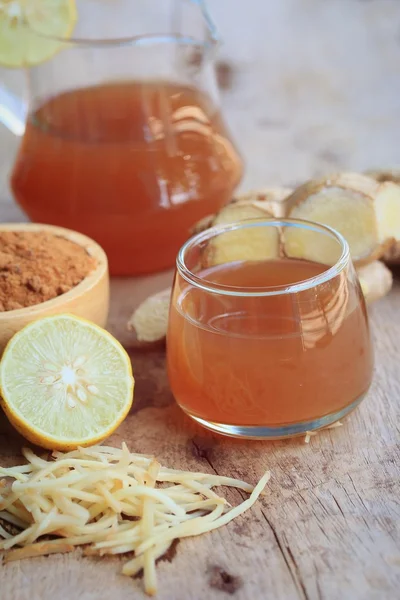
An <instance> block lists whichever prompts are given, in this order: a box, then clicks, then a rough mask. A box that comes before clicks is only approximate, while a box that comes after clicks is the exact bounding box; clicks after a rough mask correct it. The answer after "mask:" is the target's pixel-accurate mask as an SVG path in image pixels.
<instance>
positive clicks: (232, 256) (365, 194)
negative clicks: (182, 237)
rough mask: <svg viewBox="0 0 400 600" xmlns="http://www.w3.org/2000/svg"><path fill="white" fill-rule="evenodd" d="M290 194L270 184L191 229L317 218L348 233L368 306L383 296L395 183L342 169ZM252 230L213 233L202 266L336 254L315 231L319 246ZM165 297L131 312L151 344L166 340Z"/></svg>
mask: <svg viewBox="0 0 400 600" xmlns="http://www.w3.org/2000/svg"><path fill="white" fill-rule="evenodd" d="M397 188H398V189H397ZM290 191H291V190H289V189H288V188H267V189H266V190H264V191H260V192H249V193H248V194H244V195H241V196H238V197H236V198H234V199H233V200H232V202H231V203H229V204H228V205H227V206H225V207H224V208H223V209H222V210H221V211H220V212H219V213H218V214H216V215H210V216H208V217H206V218H205V219H202V221H200V222H199V223H197V225H196V226H195V227H194V229H193V233H197V232H200V231H204V230H206V229H208V228H209V227H212V226H213V225H218V224H229V223H235V222H236V223H237V222H240V221H243V220H247V219H257V218H266V219H267V218H281V217H284V216H287V217H294V218H302V219H310V220H315V221H319V222H321V223H324V224H326V225H331V226H332V227H334V228H335V229H338V230H339V231H341V233H342V234H343V235H344V236H345V237H346V238H347V240H348V242H349V245H350V250H351V254H352V258H353V260H354V262H355V265H356V270H357V273H358V276H359V279H360V283H361V287H362V290H363V293H364V296H365V299H366V301H367V303H371V302H375V301H376V300H378V299H379V298H382V297H383V296H385V295H386V294H387V293H388V292H389V290H390V289H391V287H392V282H393V277H392V273H391V272H390V270H389V269H388V268H387V267H386V266H385V265H384V264H383V263H382V262H379V261H378V260H376V258H378V257H381V256H385V257H386V256H388V253H389V252H392V256H397V259H395V260H396V261H397V260H398V262H400V244H399V247H398V248H397V247H396V246H393V238H396V239H397V240H400V213H399V212H398V211H400V208H399V206H400V185H398V184H396V183H395V182H394V181H387V180H386V179H385V180H379V181H375V180H374V179H372V178H370V177H367V176H364V175H358V174H353V173H345V174H339V175H335V176H332V177H330V178H325V179H322V180H319V181H311V182H308V183H306V184H304V185H303V186H300V188H298V189H297V190H295V191H294V192H293V193H292V194H290ZM249 231H250V235H249ZM255 231H257V228H254V229H246V230H241V231H238V230H232V231H231V232H228V233H225V234H223V235H222V236H221V237H220V239H219V241H218V237H217V238H213V239H212V240H211V241H210V243H209V244H208V246H207V248H206V249H205V251H204V255H203V265H204V266H211V265H215V264H220V263H221V262H226V261H233V260H251V259H254V258H255V259H258V260H260V259H263V258H264V259H268V258H276V257H277V256H281V255H283V254H286V255H287V256H296V257H301V258H309V259H310V260H318V261H320V262H325V263H326V264H329V263H332V262H336V260H337V258H338V257H337V247H336V248H335V249H334V250H333V247H332V245H331V246H330V247H329V243H331V244H332V240H331V239H330V238H329V237H328V236H327V241H326V245H325V246H324V247H321V238H322V236H321V235H318V243H317V238H315V240H314V242H315V244H313V243H310V240H308V241H307V244H304V239H303V240H301V239H299V238H298V236H297V235H296V233H295V234H293V233H291V231H292V228H290V229H289V228H286V230H285V231H284V233H283V236H282V240H280V235H279V232H278V229H277V228H273V227H271V231H270V232H266V230H265V229H260V230H259V231H258V232H257V235H255V234H254V232H255ZM293 231H295V232H299V231H300V232H301V231H302V230H298V229H293ZM229 236H230V237H229ZM282 242H283V244H282ZM282 246H283V248H282ZM336 246H337V245H336ZM396 248H397V249H396ZM283 251H284V252H283ZM333 252H334V254H333ZM396 252H398V254H397V255H396ZM170 295H171V290H170V289H166V290H163V291H161V292H159V293H157V294H154V295H153V296H150V297H149V298H147V300H145V301H144V302H143V303H142V304H141V305H140V306H139V307H138V308H137V309H136V310H135V312H134V313H133V315H132V316H131V318H130V320H129V323H128V327H129V328H130V329H131V330H133V331H135V332H136V336H137V339H138V341H140V342H148V343H152V342H157V341H159V340H162V339H164V338H165V336H166V333H167V325H168V313H169V304H170Z"/></svg>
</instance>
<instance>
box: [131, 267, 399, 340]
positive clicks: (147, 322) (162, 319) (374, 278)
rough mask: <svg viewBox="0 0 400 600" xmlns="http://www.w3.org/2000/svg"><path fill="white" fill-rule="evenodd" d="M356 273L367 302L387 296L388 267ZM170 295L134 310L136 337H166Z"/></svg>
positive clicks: (160, 295)
mask: <svg viewBox="0 0 400 600" xmlns="http://www.w3.org/2000/svg"><path fill="white" fill-rule="evenodd" d="M357 274H358V277H359V280H360V284H361V289H362V291H363V293H364V297H365V300H366V302H367V303H368V304H371V302H375V301H376V300H379V299H380V298H383V296H386V294H387V293H388V292H389V291H390V289H391V287H392V283H393V276H392V273H391V271H390V270H389V269H388V268H387V267H386V266H385V265H384V264H383V263H381V262H380V261H378V260H375V261H374V262H372V263H369V264H368V265H365V266H362V267H359V268H358V269H357ZM170 297H171V289H170V288H168V289H166V290H163V291H162V292H158V293H157V294H154V295H153V296H150V297H149V298H147V299H146V300H145V301H144V302H143V303H142V304H141V305H140V306H139V307H138V308H137V309H136V310H135V312H134V313H133V315H132V316H131V318H130V320H129V323H128V326H129V328H130V329H132V330H134V331H136V336H137V339H138V341H141V342H156V341H159V340H162V339H164V338H165V336H166V335H167V328H168V314H169V305H170Z"/></svg>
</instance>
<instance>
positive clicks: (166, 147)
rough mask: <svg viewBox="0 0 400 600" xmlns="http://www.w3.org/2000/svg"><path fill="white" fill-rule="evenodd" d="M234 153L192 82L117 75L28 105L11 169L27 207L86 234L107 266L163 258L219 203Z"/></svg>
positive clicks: (162, 263) (160, 263) (133, 269)
mask: <svg viewBox="0 0 400 600" xmlns="http://www.w3.org/2000/svg"><path fill="white" fill-rule="evenodd" d="M241 174H242V163H241V160H240V158H239V156H238V154H237V152H236V149H235V147H234V146H233V144H232V142H231V140H230V137H229V133H228V131H227V129H226V127H225V125H224V123H223V121H222V118H221V115H220V113H219V112H218V111H217V110H216V108H215V106H214V105H213V104H212V102H211V100H210V99H209V98H208V96H207V95H205V94H203V93H202V92H201V91H199V90H197V89H195V88H191V87H184V86H181V85H178V84H173V83H168V82H163V81H150V82H122V83H114V84H104V85H99V86H93V87H88V88H83V89H76V90H73V91H69V92H64V93H61V94H60V95H58V96H55V97H53V98H51V99H49V100H47V101H46V102H44V103H43V104H41V105H40V106H38V107H37V109H36V110H34V111H33V112H32V113H31V114H30V117H29V119H28V123H27V128H26V132H25V135H24V137H23V140H22V144H21V147H20V150H19V154H18V157H17V161H16V164H15V167H14V170H13V173H12V177H11V186H12V190H13V192H14V195H15V197H16V199H17V201H18V203H19V204H20V205H21V207H22V208H23V209H24V210H25V212H26V213H27V214H28V216H29V217H30V218H31V219H32V220H34V221H39V222H45V223H50V224H54V225H61V226H64V227H68V228H71V229H75V230H78V231H81V232H83V233H85V234H87V235H89V236H90V237H93V238H94V239H95V240H96V241H97V242H99V243H100V244H101V245H102V246H103V248H104V249H105V250H106V252H107V254H108V257H109V262H110V268H111V272H112V273H113V274H118V275H135V274H139V273H146V272H152V271H159V270H162V269H165V268H168V267H171V266H173V264H174V261H175V256H176V253H177V251H178V249H179V247H180V246H181V245H182V243H183V242H184V241H185V240H186V239H187V237H188V236H189V233H190V228H191V226H192V225H193V224H194V223H195V222H196V221H198V220H199V219H201V218H202V217H204V216H205V215H208V214H212V213H214V212H215V211H216V210H218V208H219V207H221V206H222V205H223V204H225V203H226V202H227V201H228V200H229V199H230V198H231V197H232V191H233V189H234V188H235V186H236V185H237V184H238V182H239V180H240V177H241Z"/></svg>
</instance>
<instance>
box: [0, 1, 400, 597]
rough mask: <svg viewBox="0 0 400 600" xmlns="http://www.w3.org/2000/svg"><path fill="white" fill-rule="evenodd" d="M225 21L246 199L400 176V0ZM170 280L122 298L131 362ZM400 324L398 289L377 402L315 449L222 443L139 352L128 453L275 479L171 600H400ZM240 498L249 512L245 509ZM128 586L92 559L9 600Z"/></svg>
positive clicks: (220, 14) (182, 558)
mask: <svg viewBox="0 0 400 600" xmlns="http://www.w3.org/2000/svg"><path fill="white" fill-rule="evenodd" d="M103 1H105V0H103ZM209 4H210V6H211V8H212V12H213V14H214V17H215V19H216V21H217V23H218V24H219V26H220V30H221V34H222V36H223V38H224V40H225V44H224V46H223V47H222V48H221V51H220V55H219V58H220V61H221V62H222V63H223V65H222V67H221V68H220V71H221V78H222V80H223V83H224V87H225V89H224V91H223V94H222V103H223V106H224V109H225V114H226V117H227V119H228V120H229V122H230V124H231V126H232V129H233V131H234V134H235V137H236V139H237V141H238V143H239V145H240V147H241V149H242V152H243V154H244V156H245V158H246V161H247V173H246V177H245V179H244V181H243V184H242V187H243V188H249V187H259V186H264V185H268V184H279V183H284V184H292V183H295V182H298V181H300V180H303V179H304V178H307V177H310V176H313V175H315V174H318V173H326V172H329V171H332V170H336V169H342V168H345V169H359V170H362V169H365V168H368V167H374V166H390V165H392V166H395V165H396V164H399V162H400V150H399V139H400V2H398V0H369V1H368V0H331V1H330V2H327V1H326V0H281V1H280V2H277V1H276V2H273V1H272V0H271V1H269V2H266V1H265V2H263V1H261V0H259V1H257V0H246V1H245V2H244V1H240V0H212V1H211V0H210V2H209ZM226 64H228V67H227V66H226ZM227 73H228V75H229V77H227V76H226V75H227ZM1 78H2V80H3V81H4V82H7V83H8V84H10V85H12V86H13V87H14V89H21V86H22V81H21V75H20V73H14V72H4V71H2V72H1ZM16 147H17V140H15V139H14V138H13V137H12V136H11V134H9V133H8V132H7V131H5V130H4V129H0V221H2V222H4V221H7V220H18V219H21V218H23V217H22V216H21V213H20V212H19V211H18V209H17V208H16V207H15V206H14V205H13V204H12V200H11V197H10V193H9V191H8V186H7V173H8V171H9V168H10V166H11V164H12V161H13V156H14V153H15V149H16ZM397 277H398V275H397ZM169 278H170V275H169V274H164V275H161V276H158V277H155V278H150V279H141V280H136V281H127V280H116V281H114V282H113V290H112V294H113V304H112V313H111V317H110V327H111V329H112V331H114V332H115V333H116V334H117V335H118V336H119V337H120V338H121V339H122V340H123V341H124V342H125V344H127V345H128V346H129V345H130V338H129V336H128V334H127V333H126V331H125V321H126V318H127V317H128V316H129V314H130V312H131V310H132V308H133V307H134V305H135V304H137V303H138V302H139V301H140V300H141V299H142V298H143V297H145V296H146V295H147V294H148V293H149V292H150V291H155V290H156V289H159V288H161V287H162V286H163V285H164V284H165V283H166V282H167V281H168V280H169ZM399 307H400V284H399V282H398V279H397V281H396V283H395V287H394V290H393V291H392V293H391V294H390V295H389V296H388V297H387V298H385V299H384V300H382V301H380V302H379V303H378V304H377V305H376V306H374V307H373V308H372V310H371V324H372V331H373V337H374V342H375V352H376V371H375V379H374V383H373V386H372V389H371V391H370V393H369V394H368V398H367V399H366V401H365V402H364V403H363V405H362V406H361V407H360V408H359V410H357V411H356V412H355V413H353V414H352V415H351V416H350V417H349V418H348V419H346V421H345V425H344V426H343V427H342V428H339V429H337V430H333V431H329V432H324V433H321V434H320V435H319V436H317V437H314V438H312V439H311V442H310V444H309V445H306V444H304V442H303V440H295V441H280V442H275V443H262V442H253V443H248V442H240V441H234V440H229V439H223V438H219V437H217V436H213V435H209V434H208V433H206V432H205V431H203V430H201V429H199V428H198V427H197V426H195V425H194V424H192V423H190V422H189V421H188V419H186V418H185V417H184V416H183V415H182V414H181V412H180V411H179V409H178V408H177V407H176V406H175V404H174V402H173V399H172V398H171V394H170V392H169V389H168V384H167V380H166V375H165V369H164V353H163V351H162V350H160V351H158V352H152V353H143V352H138V351H135V350H132V351H131V353H132V361H133V365H134V371H135V376H136V380H137V388H136V404H135V407H134V410H133V412H132V414H131V415H130V416H129V417H128V419H127V420H126V421H125V423H124V424H123V425H122V426H121V427H120V429H119V430H118V432H117V433H116V434H115V436H113V438H112V440H111V442H112V443H115V444H119V443H120V442H121V441H122V440H124V439H125V440H127V441H128V442H129V443H130V445H131V447H132V449H133V450H136V451H141V452H150V453H156V454H157V456H158V457H159V458H160V459H161V461H163V462H164V463H166V464H168V465H170V466H178V467H182V468H191V469H194V470H198V469H204V470H206V471H207V470H208V471H210V472H218V473H221V474H222V473H223V474H228V475H232V476H240V477H245V478H247V479H249V480H251V481H254V482H255V481H256V479H257V478H258V477H259V476H260V475H261V473H262V472H263V471H264V470H265V469H266V468H267V467H268V468H270V469H271V470H272V474H273V477H272V480H271V483H270V485H269V490H268V493H267V495H266V496H265V498H263V499H262V500H261V501H260V502H259V503H258V505H257V506H256V507H255V508H254V509H253V510H252V512H251V514H247V515H246V516H245V517H244V518H240V519H238V520H237V522H236V523H233V524H231V525H229V526H228V527H226V528H224V529H222V530H219V531H216V532H214V533H212V534H209V535H206V536H204V537H202V538H201V539H199V538H198V539H190V540H185V541H183V542H180V543H179V544H178V546H177V552H176V555H175V557H174V558H173V559H172V560H171V562H168V561H163V562H161V563H160V564H159V579H160V593H159V598H160V599H161V600H175V599H176V600H186V599H187V600H208V599H212V600H218V599H219V598H221V600H222V599H223V598H229V597H233V598H235V599H236V600H269V599H271V600H292V599H293V600H295V599H296V600H298V599H302V600H304V599H305V600H395V599H397V598H399V597H400V592H399V590H400V503H399V498H400V478H399V474H400V468H399V458H400V446H399V429H400V427H399V423H400V383H399V340H400V318H399V310H400V309H399ZM21 443H22V440H20V439H19V438H18V437H17V436H16V435H15V434H14V433H13V432H12V431H11V429H10V427H9V426H8V425H7V423H6V422H5V420H4V419H3V420H1V419H0V462H2V463H7V464H8V463H11V462H15V461H16V460H17V455H18V450H19V448H20V445H21ZM227 497H228V499H229V500H230V501H232V502H236V501H238V500H239V495H238V494H236V493H234V492H230V493H228V494H227ZM119 568H120V562H119V560H117V559H116V560H101V561H95V560H91V559H90V560H89V559H83V558H82V557H81V556H80V553H79V551H78V552H77V553H76V554H74V555H73V556H59V557H57V556H53V557H49V558H43V559H37V560H35V561H27V562H24V563H21V564H10V565H9V566H7V567H5V566H1V564H0V598H1V600H25V599H28V598H29V600H33V599H34V600H36V599H37V600H39V599H40V600H73V599H75V598H79V599H80V600H120V599H121V600H122V599H124V600H125V598H142V597H143V594H142V592H141V583H140V580H133V581H132V580H129V579H126V578H123V577H122V576H120V575H119ZM222 572H223V573H225V574H226V575H227V577H225V579H228V581H229V580H231V583H229V582H228V583H224V577H223V576H222V575H221V573H222Z"/></svg>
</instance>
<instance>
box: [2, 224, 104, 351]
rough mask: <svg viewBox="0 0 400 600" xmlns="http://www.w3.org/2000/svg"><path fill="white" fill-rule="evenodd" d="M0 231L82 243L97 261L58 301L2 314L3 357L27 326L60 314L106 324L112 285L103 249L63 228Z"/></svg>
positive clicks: (11, 227)
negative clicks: (52, 236) (32, 234)
mask: <svg viewBox="0 0 400 600" xmlns="http://www.w3.org/2000/svg"><path fill="white" fill-rule="evenodd" d="M0 231H27V232H40V231H43V232H46V233H49V234H52V235H56V236H62V237H64V238H66V239H67V240H70V241H71V242H75V244H79V246H82V247H83V248H85V250H86V251H87V252H88V253H89V254H90V256H93V258H94V259H95V260H96V261H97V267H96V268H95V269H94V270H93V271H91V272H90V273H89V275H88V276H87V277H85V279H83V281H81V282H80V283H79V284H78V285H77V286H75V287H74V288H72V289H71V290H69V291H68V292H65V294H62V295H61V296H57V298H53V299H52V300H47V301H46V302H41V303H40V304H35V305H34V306H28V307H26V308H19V309H17V310H8V311H4V312H0V355H1V354H2V353H3V350H4V348H5V346H6V344H7V342H8V341H9V340H10V339H11V338H12V336H13V335H14V334H15V333H17V331H19V330H20V329H22V328H23V327H25V325H27V324H28V323H31V322H32V321H35V320H36V319H40V318H42V317H47V316H49V315H55V314H59V313H71V314H74V315H77V316H78V317H83V318H84V319H88V320H89V321H93V322H94V323H96V324H97V325H100V327H104V326H105V324H106V322H107V316H108V307H109V295H110V284H109V276H108V261H107V256H106V254H105V252H104V250H103V249H102V248H101V247H100V246H99V245H98V244H96V242H94V241H93V240H91V239H90V238H88V237H86V236H85V235H82V234H81V233H77V232H76V231H71V230H70V229H64V228H63V227H56V226H53V225H39V224H35V223H6V224H4V223H2V224H0Z"/></svg>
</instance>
